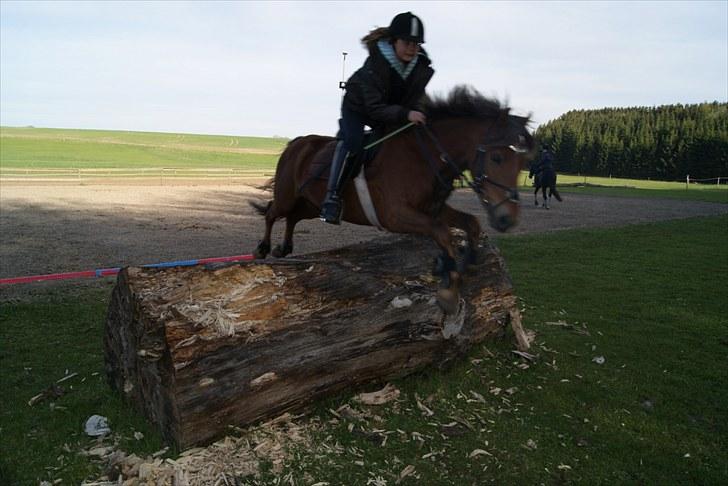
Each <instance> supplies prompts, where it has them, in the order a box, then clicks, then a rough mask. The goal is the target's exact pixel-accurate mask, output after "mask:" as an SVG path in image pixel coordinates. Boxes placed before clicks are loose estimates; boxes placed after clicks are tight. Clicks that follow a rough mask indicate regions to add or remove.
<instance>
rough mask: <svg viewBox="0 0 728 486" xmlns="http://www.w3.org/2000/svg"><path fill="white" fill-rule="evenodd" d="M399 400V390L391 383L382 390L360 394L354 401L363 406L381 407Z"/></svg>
mask: <svg viewBox="0 0 728 486" xmlns="http://www.w3.org/2000/svg"><path fill="white" fill-rule="evenodd" d="M397 398H399V390H398V389H397V388H395V387H394V385H392V384H391V383H387V384H386V385H385V387H384V388H382V389H381V390H379V391H376V392H371V393H360V394H359V395H357V396H356V397H354V400H356V401H357V402H361V403H363V404H364V405H382V404H385V403H388V402H391V401H392V400H396V399H397Z"/></svg>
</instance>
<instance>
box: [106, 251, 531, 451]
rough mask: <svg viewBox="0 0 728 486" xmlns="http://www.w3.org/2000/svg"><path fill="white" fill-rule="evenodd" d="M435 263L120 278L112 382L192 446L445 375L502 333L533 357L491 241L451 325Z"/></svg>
mask: <svg viewBox="0 0 728 486" xmlns="http://www.w3.org/2000/svg"><path fill="white" fill-rule="evenodd" d="M436 253H437V249H436V248H435V247H434V244H433V243H432V242H431V241H429V240H427V239H424V238H416V237H401V238H397V239H394V240H393V239H392V238H388V239H386V240H375V241H370V242H367V243H366V244H360V245H355V246H351V247H347V248H342V249H339V250H334V251H329V252H323V253H317V254H311V255H307V256H304V257H301V258H298V259H282V260H270V261H269V260H266V261H254V262H250V263H239V264H232V265H230V264H227V265H218V266H213V267H203V266H196V267H177V268H169V269H150V268H133V267H131V268H126V269H124V270H123V271H122V272H121V273H120V274H119V277H118V280H117V284H116V287H115V289H114V292H113V295H112V299H111V302H110V304H109V309H108V315H107V319H106V327H105V337H104V348H105V361H106V370H107V374H108V378H109V381H110V383H111V384H112V386H113V387H115V388H116V389H118V390H120V391H122V393H123V395H124V397H125V399H127V400H129V401H130V402H131V403H132V404H133V405H134V406H136V407H137V408H138V409H139V410H140V411H141V412H142V413H144V415H145V416H146V417H147V418H148V419H149V420H151V421H152V422H154V423H156V424H158V426H159V427H160V429H161V432H162V434H163V436H164V437H165V439H166V440H167V441H169V442H172V443H175V444H176V445H177V446H178V447H179V448H186V447H189V446H192V445H197V444H204V443H207V442H210V441H212V440H213V439H216V438H218V437H220V436H221V435H224V434H225V432H226V430H227V428H228V426H229V425H238V426H239V425H245V424H249V423H252V422H254V421H257V420H260V419H264V418H267V417H271V416H273V415H276V414H280V413H282V412H285V411H295V410H296V409H300V408H301V407H303V406H305V405H306V404H308V403H310V402H311V401H312V400H314V399H316V398H318V397H321V396H323V395H328V394H331V393H334V392H337V391H340V390H343V389H347V388H350V387H352V386H356V385H360V384H363V383H367V382H372V381H383V380H388V379H391V378H395V377H401V376H404V375H407V374H409V373H412V372H414V371H417V370H420V369H422V368H423V367H425V366H428V365H437V366H439V365H442V364H444V363H446V362H448V361H450V360H452V359H453V358H455V357H457V356H461V355H462V354H464V353H465V352H466V351H467V350H468V349H469V348H470V347H471V346H472V345H473V344H475V343H478V342H481V341H483V340H484V339H486V338H487V337H490V336H494V335H497V334H501V333H502V332H503V331H504V328H505V326H506V325H507V324H508V323H512V324H513V325H514V331H516V336H517V338H518V339H519V346H520V347H521V348H522V349H523V348H524V346H525V347H527V346H528V342H527V340H525V337H524V336H522V334H523V333H522V330H521V329H520V314H519V311H518V308H517V302H516V297H515V295H514V294H513V288H512V285H511V282H510V279H509V277H508V275H507V272H506V269H505V265H504V262H503V259H502V258H501V257H500V255H499V253H498V251H497V250H496V249H495V248H494V247H493V246H491V245H490V244H489V243H488V241H487V240H486V239H485V237H483V239H482V240H481V248H480V260H481V261H482V263H479V264H478V265H476V266H475V267H473V270H474V271H473V272H471V273H470V274H468V275H467V276H466V277H465V280H464V283H463V286H462V291H461V293H462V295H461V297H462V299H461V302H460V309H459V311H458V313H457V314H455V315H451V316H445V315H444V314H443V313H442V311H441V310H440V309H439V308H438V307H437V304H436V302H435V298H434V297H435V293H436V291H437V280H436V279H434V278H433V277H431V275H430V271H431V262H432V258H433V257H434V256H435V255H436ZM519 330H520V334H521V336H519ZM524 340H525V341H524ZM524 343H525V345H524Z"/></svg>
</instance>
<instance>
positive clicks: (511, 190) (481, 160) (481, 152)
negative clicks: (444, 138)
mask: <svg viewBox="0 0 728 486" xmlns="http://www.w3.org/2000/svg"><path fill="white" fill-rule="evenodd" d="M418 128H419V127H418ZM422 130H424V132H425V133H426V134H427V136H428V137H429V138H430V140H432V143H434V144H435V147H436V148H437V150H438V151H439V152H440V160H441V161H442V162H443V163H444V164H446V165H447V166H448V167H450V168H451V169H453V170H454V171H455V177H454V178H453V180H454V179H455V178H458V177H461V178H462V177H463V172H464V170H465V169H460V168H459V167H458V166H457V165H456V164H455V163H454V162H453V161H452V159H451V158H450V156H449V155H448V153H447V152H446V151H445V149H444V148H443V147H442V145H441V144H440V142H439V140H437V137H435V134H434V133H432V130H430V128H429V127H428V126H427V125H423V126H422ZM415 134H416V136H417V142H418V144H419V145H420V150H421V151H422V153H423V154H425V157H426V158H427V160H428V161H429V162H430V165H431V166H432V169H433V171H434V172H435V176H436V177H437V179H438V181H439V182H440V183H441V184H442V185H443V186H445V188H451V187H452V181H450V183H449V184H448V183H447V182H445V180H443V178H442V176H441V175H440V171H438V170H437V164H436V163H435V162H434V161H433V160H432V158H431V156H430V153H429V152H428V151H427V149H426V147H425V144H424V142H423V140H422V135H421V134H420V131H419V130H417V131H416V132H415ZM503 146H505V143H503V142H491V143H489V144H480V145H478V148H477V149H476V153H475V163H474V165H475V169H476V174H473V181H472V182H470V181H467V182H468V185H469V186H470V188H471V189H472V190H473V191H474V192H475V193H476V194H477V195H478V196H479V197H478V199H479V200H480V202H481V203H482V204H483V206H484V207H485V208H486V209H488V210H491V211H492V210H495V209H497V208H498V207H500V206H501V205H502V204H505V203H506V202H512V203H514V204H519V203H520V198H519V196H518V189H517V188H515V187H508V186H506V185H503V184H501V183H499V182H496V181H494V180H492V179H491V178H489V177H488V175H487V174H486V173H485V163H486V160H485V155H486V152H487V149H488V148H491V147H503ZM508 148H509V149H510V150H513V151H514V152H518V153H523V152H526V151H527V150H526V149H521V148H519V147H516V146H514V145H510V144H509V145H508ZM485 183H488V184H490V185H492V186H495V187H497V188H499V189H502V190H503V191H505V193H506V195H507V196H508V197H507V198H506V199H503V200H502V201H501V202H499V203H498V204H496V205H491V204H490V202H489V201H488V199H487V198H486V194H485V192H484V191H483V187H482V186H483V184H485Z"/></svg>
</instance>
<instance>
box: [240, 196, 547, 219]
mask: <svg viewBox="0 0 728 486" xmlns="http://www.w3.org/2000/svg"><path fill="white" fill-rule="evenodd" d="M559 201H561V199H559ZM248 204H250V206H251V207H252V208H253V209H255V211H256V212H257V213H258V214H260V215H261V216H265V215H266V213H268V210H269V209H270V207H271V205H272V204H273V200H270V201H268V204H261V203H259V202H256V201H248Z"/></svg>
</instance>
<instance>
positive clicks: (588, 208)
mask: <svg viewBox="0 0 728 486" xmlns="http://www.w3.org/2000/svg"><path fill="white" fill-rule="evenodd" d="M266 197H267V195H266V194H265V193H262V192H260V191H258V190H256V189H254V188H253V187H251V186H241V185H232V184H227V185H207V184H204V185H188V186H170V185H165V186H153V185H148V186H144V185H133V186H127V185H87V186H60V185H50V186H38V185H34V186H23V185H2V186H0V278H7V277H17V276H25V275H38V274H46V273H56V272H71V271H81V270H92V269H96V268H106V267H118V266H126V265H141V264H145V263H156V262H164V261H171V260H186V259H196V258H205V257H217V256H230V255H239V254H248V253H250V252H251V251H252V250H253V249H254V248H255V245H256V244H257V242H258V240H259V239H260V237H261V235H262V230H263V221H262V218H261V217H260V216H258V215H257V214H255V213H254V212H253V210H252V209H251V208H250V207H249V206H248V204H247V200H249V199H251V198H266ZM527 201H529V203H530V201H531V199H530V198H529V199H527ZM451 202H452V203H453V205H454V206H456V207H458V208H460V209H464V210H467V211H469V212H471V213H473V214H477V215H479V217H480V219H481V223H482V224H483V228H484V229H486V231H488V232H489V234H491V235H493V232H492V230H490V228H488V227H487V221H486V216H485V214H484V212H483V211H482V209H481V208H480V207H479V203H478V201H477V200H476V199H475V197H474V196H473V195H472V193H470V192H469V191H458V192H457V193H455V194H454V195H453V197H452V199H451ZM721 213H728V205H721V204H713V203H704V202H686V201H678V200H669V199H625V198H610V197H595V196H580V195H570V194H569V195H566V200H565V202H563V203H558V202H554V203H553V205H552V209H551V210H549V211H547V210H544V209H541V208H535V207H534V206H532V205H531V204H524V206H523V212H522V221H521V223H520V225H519V226H518V227H517V228H516V229H515V230H514V231H513V233H515V234H524V233H534V232H544V231H555V230H561V229H568V228H588V227H604V226H620V225H626V224H633V223H641V222H646V221H658V220H666V219H676V218H687V217H693V216H701V215H713V214H721ZM276 230H277V231H274V242H277V241H279V240H280V238H281V235H282V231H283V224H282V223H279V224H277V225H276ZM383 235H384V233H381V232H379V231H377V230H375V229H373V228H370V227H360V226H354V225H350V224H344V225H342V226H341V227H335V226H331V225H326V224H323V223H321V222H319V221H316V220H311V221H304V222H301V223H300V224H299V226H298V227H297V232H296V239H295V253H297V254H301V253H309V252H313V251H318V250H324V249H330V248H334V247H339V246H344V245H347V244H351V243H357V242H360V241H364V240H367V239H371V238H375V237H382V236H383ZM99 280H102V279H93V280H86V281H83V282H81V281H79V280H75V281H67V284H66V286H74V287H78V288H83V287H85V286H87V285H97V286H98V285H101V286H104V285H112V284H113V280H114V279H113V278H106V279H103V280H105V282H101V283H100V282H99ZM88 282H96V283H95V284H89V283H88ZM59 285H62V284H61V283H60V282H49V283H45V284H30V285H18V286H13V287H14V288H11V287H9V286H3V287H2V288H0V299H3V298H4V299H7V298H15V297H17V296H23V295H29V294H34V293H35V292H42V291H43V290H44V289H48V288H53V289H56V288H58V286H59Z"/></svg>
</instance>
